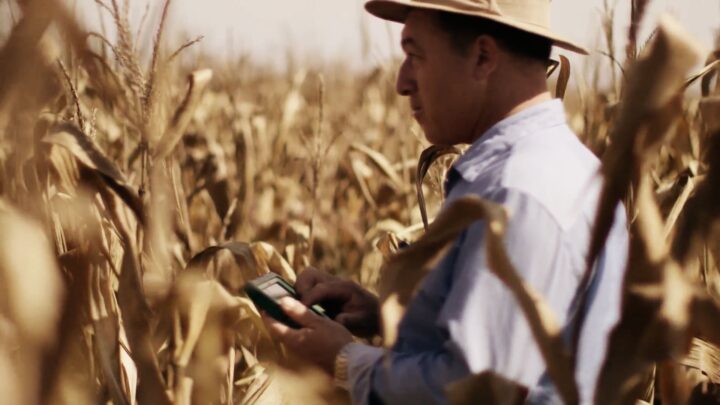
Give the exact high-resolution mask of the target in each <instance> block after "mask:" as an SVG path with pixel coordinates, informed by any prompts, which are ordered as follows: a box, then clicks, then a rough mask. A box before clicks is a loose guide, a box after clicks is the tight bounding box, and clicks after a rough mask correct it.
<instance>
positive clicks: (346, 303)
mask: <svg viewBox="0 0 720 405" xmlns="http://www.w3.org/2000/svg"><path fill="white" fill-rule="evenodd" d="M295 290H296V291H297V293H298V295H299V296H300V299H301V300H302V302H303V304H305V305H307V306H312V305H315V304H320V305H321V306H322V307H323V308H325V310H326V311H327V312H328V313H329V315H331V316H333V319H335V321H337V322H339V323H340V324H342V325H343V326H345V327H346V328H348V329H349V330H350V332H352V333H353V334H354V335H356V336H360V337H372V336H374V335H376V334H378V333H379V332H380V308H379V304H378V299H377V297H375V296H374V295H372V294H371V293H369V292H368V291H366V290H365V289H363V288H362V287H360V286H359V285H357V284H356V283H354V282H352V281H348V280H342V279H340V278H337V277H334V276H331V275H330V274H327V273H325V272H323V271H320V270H318V269H315V268H312V267H309V268H307V269H305V271H303V272H302V273H300V275H299V276H298V278H297V281H296V282H295Z"/></svg>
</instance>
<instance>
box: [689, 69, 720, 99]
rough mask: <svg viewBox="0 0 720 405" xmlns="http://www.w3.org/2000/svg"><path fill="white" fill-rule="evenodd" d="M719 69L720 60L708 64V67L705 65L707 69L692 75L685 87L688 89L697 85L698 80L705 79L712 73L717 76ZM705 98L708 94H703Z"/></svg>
mask: <svg viewBox="0 0 720 405" xmlns="http://www.w3.org/2000/svg"><path fill="white" fill-rule="evenodd" d="M718 67H720V60H715V61H712V62H710V63H708V64H707V65H705V67H704V68H703V70H701V71H699V72H698V73H696V74H694V75H692V76H691V77H689V78H688V79H687V80H686V81H685V87H686V88H687V87H690V86H691V85H692V84H693V83H695V82H696V81H697V80H698V79H702V78H704V77H705V76H708V75H710V74H711V73H712V74H713V75H715V73H716V71H717V69H718ZM703 96H707V94H703Z"/></svg>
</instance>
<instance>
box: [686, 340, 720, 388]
mask: <svg viewBox="0 0 720 405" xmlns="http://www.w3.org/2000/svg"><path fill="white" fill-rule="evenodd" d="M679 363H680V364H682V365H684V366H687V367H690V368H693V369H697V370H699V371H701V372H702V373H703V374H704V375H706V376H707V377H708V379H709V380H710V381H711V382H713V383H715V384H718V383H720V348H718V346H716V345H714V344H712V343H709V342H706V341H704V340H702V339H698V338H695V339H693V340H692V346H691V347H690V353H689V354H688V355H687V356H686V357H685V358H683V359H682V360H680V362H679Z"/></svg>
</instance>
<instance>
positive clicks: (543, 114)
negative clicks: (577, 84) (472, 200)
mask: <svg viewBox="0 0 720 405" xmlns="http://www.w3.org/2000/svg"><path fill="white" fill-rule="evenodd" d="M566 122H567V121H566V118H565V109H564V107H563V104H562V102H561V101H560V100H559V99H554V100H550V101H545V102H543V103H540V104H538V105H535V106H532V107H529V108H526V109H524V110H522V111H520V112H518V113H516V114H513V115H511V116H510V117H507V118H505V119H504V120H502V121H500V122H498V123H497V124H495V125H494V126H492V127H491V128H490V129H488V130H487V131H485V133H484V134H482V136H480V137H479V138H478V139H477V140H476V141H475V142H474V143H473V144H472V145H471V146H470V148H468V149H467V151H465V153H464V154H463V155H462V156H460V158H458V160H457V161H455V164H454V165H453V168H454V169H455V170H457V172H458V173H460V175H461V176H462V178H463V179H464V180H466V181H469V182H472V181H474V180H475V179H476V178H477V176H478V175H479V174H480V173H481V172H482V170H483V168H484V165H482V164H481V163H482V162H483V161H485V160H487V158H489V157H490V156H492V155H494V154H496V153H499V152H501V151H503V150H507V149H508V148H511V147H512V146H513V145H514V144H515V143H517V142H518V141H519V140H520V139H522V138H523V137H524V136H525V135H528V134H530V133H536V132H539V131H541V130H544V129H547V128H552V127H555V126H558V125H563V124H565V123H566Z"/></svg>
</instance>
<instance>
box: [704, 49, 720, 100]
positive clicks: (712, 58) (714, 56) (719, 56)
mask: <svg viewBox="0 0 720 405" xmlns="http://www.w3.org/2000/svg"><path fill="white" fill-rule="evenodd" d="M718 60H720V49H716V50H715V51H714V52H712V53H711V54H710V55H709V56H708V57H707V59H706V60H705V66H710V65H712V64H713V63H715V62H717V61H718ZM708 73H709V74H706V75H703V77H702V82H701V84H700V89H701V91H702V95H703V97H708V96H710V95H715V93H717V84H716V85H715V87H716V89H715V90H716V91H715V92H713V91H712V90H711V89H710V83H711V82H712V79H713V78H714V77H715V76H716V75H717V70H716V69H710V71H709V72H708Z"/></svg>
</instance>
